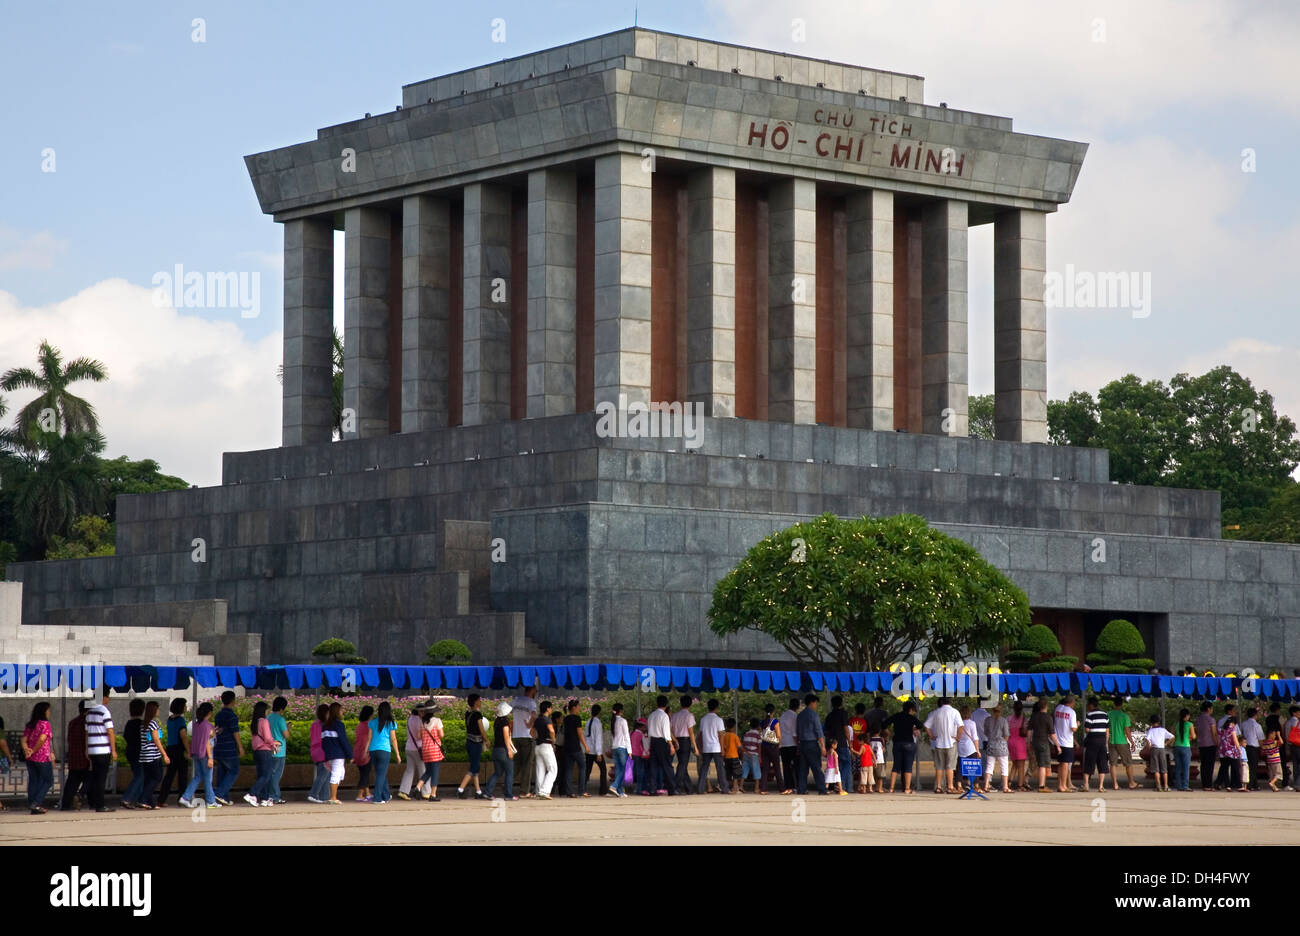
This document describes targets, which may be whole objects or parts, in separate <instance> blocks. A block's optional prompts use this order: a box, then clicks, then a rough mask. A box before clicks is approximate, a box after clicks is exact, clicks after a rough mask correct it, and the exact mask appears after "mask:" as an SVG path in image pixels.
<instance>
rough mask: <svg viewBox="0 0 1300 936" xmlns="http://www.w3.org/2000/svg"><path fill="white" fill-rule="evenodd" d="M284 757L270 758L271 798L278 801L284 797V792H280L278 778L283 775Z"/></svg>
mask: <svg viewBox="0 0 1300 936" xmlns="http://www.w3.org/2000/svg"><path fill="white" fill-rule="evenodd" d="M285 760H286V758H283V757H272V758H271V799H272V800H274V801H275V802H277V803H278V802H280V801H281V800H283V799H284V794H282V793H281V792H280V778H281V777H283V776H284V763H285Z"/></svg>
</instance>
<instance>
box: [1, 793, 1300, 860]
mask: <svg viewBox="0 0 1300 936" xmlns="http://www.w3.org/2000/svg"><path fill="white" fill-rule="evenodd" d="M1099 800H1100V801H1099ZM801 803H802V810H800V805H801ZM800 812H802V816H800ZM1103 816H1104V821H1101V820H1103ZM193 818H194V814H193V813H191V812H190V811H187V810H183V809H179V808H173V807H169V808H167V809H164V810H161V811H159V812H155V813H140V812H131V811H123V810H118V811H117V812H114V813H112V814H111V815H97V814H94V813H91V812H87V811H82V812H78V813H69V814H67V815H64V814H61V813H59V812H56V811H51V812H50V813H49V814H48V815H45V816H30V815H28V814H27V812H26V810H24V809H20V808H18V805H17V804H13V805H12V806H11V807H10V809H8V810H7V811H5V812H4V813H0V846H11V845H50V844H61V845H119V844H127V845H170V844H175V845H312V844H321V845H331V846H338V845H385V844H394V845H428V844H493V845H524V844H531V843H540V842H545V843H551V844H565V845H713V844H719V845H794V844H809V845H812V844H817V845H823V844H854V843H862V844H872V845H879V844H881V843H882V841H885V840H886V839H885V837H886V836H888V841H889V842H890V843H891V844H905V845H959V844H965V845H970V844H975V843H981V844H990V845H1063V844H1071V845H1074V844H1078V845H1098V844H1102V845H1139V844H1140V845H1196V846H1203V845H1205V844H1207V843H1211V842H1214V843H1221V844H1228V843H1234V844H1269V845H1283V844H1296V843H1297V842H1300V795H1298V794H1295V793H1269V792H1262V793H1248V794H1242V793H1236V794H1232V793H1202V792H1199V791H1198V792H1194V793H1167V794H1165V793H1155V792H1153V791H1151V790H1148V789H1143V790H1135V791H1129V790H1121V791H1119V792H1114V791H1107V792H1106V793H1105V794H1102V795H1101V796H1100V797H1099V796H1098V794H1097V793H1096V792H1093V793H1089V794H1087V795H1085V794H1083V793H1074V794H1056V793H1054V794H1051V795H1050V796H1048V795H1046V794H1033V793H1013V794H1010V795H1006V794H1001V793H994V794H990V796H989V799H988V801H987V802H980V801H978V800H976V801H973V802H967V801H958V799H957V797H956V796H936V795H935V794H934V793H931V792H929V791H925V792H922V793H916V794H914V795H912V796H903V795H901V794H898V793H895V794H893V795H892V796H891V795H888V794H885V795H867V796H860V795H849V796H825V797H822V796H817V795H811V796H806V797H802V798H800V797H792V796H780V795H774V794H769V795H768V796H761V797H760V796H755V795H753V794H744V795H739V796H721V795H710V796H689V797H672V798H664V797H658V798H655V799H649V798H645V797H636V796H633V797H629V798H627V799H625V800H619V799H615V798H613V797H607V798H604V799H597V798H595V797H593V798H591V799H588V800H583V801H581V802H577V801H573V800H552V801H551V802H534V801H527V800H520V801H519V802H513V803H507V804H504V805H503V806H502V805H497V806H493V805H492V804H490V803H481V802H474V801H472V800H465V801H461V800H457V799H454V798H452V799H446V798H444V799H443V801H442V802H441V803H438V804H436V805H434V804H425V803H406V802H401V801H394V802H392V803H390V804H388V805H387V806H373V805H360V804H356V803H351V802H346V803H345V805H343V806H336V807H327V806H314V805H311V804H308V803H306V802H293V803H290V804H289V805H286V806H280V807H274V808H271V809H254V808H252V807H248V806H244V805H242V804H237V805H235V806H231V807H227V808H224V809H220V810H216V811H213V812H208V813H207V814H206V821H204V822H194V821H192V820H193Z"/></svg>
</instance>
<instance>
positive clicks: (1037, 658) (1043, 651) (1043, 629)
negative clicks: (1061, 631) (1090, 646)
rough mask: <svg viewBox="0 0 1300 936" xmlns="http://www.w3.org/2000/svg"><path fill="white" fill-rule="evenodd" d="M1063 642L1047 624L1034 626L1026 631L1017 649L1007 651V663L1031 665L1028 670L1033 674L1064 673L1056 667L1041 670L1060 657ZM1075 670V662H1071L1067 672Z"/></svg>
mask: <svg viewBox="0 0 1300 936" xmlns="http://www.w3.org/2000/svg"><path fill="white" fill-rule="evenodd" d="M1060 653H1061V642H1060V641H1059V640H1057V639H1056V635H1055V634H1053V633H1052V629H1051V628H1050V627H1048V626H1047V625H1046V624H1034V625H1033V626H1031V627H1030V628H1028V629H1027V630H1026V631H1025V634H1024V636H1023V637H1021V638H1020V640H1019V642H1018V643H1017V644H1016V646H1015V649H1013V650H1008V651H1007V657H1006V658H1007V663H1008V664H1011V663H1020V664H1029V665H1028V666H1027V669H1028V671H1029V672H1031V673H1057V672H1062V671H1061V670H1059V669H1057V668H1056V667H1052V668H1049V669H1039V668H1038V667H1040V666H1042V665H1043V664H1045V663H1048V662H1052V661H1054V660H1055V659H1056V658H1058V657H1060ZM1072 669H1074V660H1073V659H1071V660H1070V665H1069V666H1068V667H1066V670H1065V671H1069V670H1072Z"/></svg>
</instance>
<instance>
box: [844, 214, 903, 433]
mask: <svg viewBox="0 0 1300 936" xmlns="http://www.w3.org/2000/svg"><path fill="white" fill-rule="evenodd" d="M844 207H845V213H846V215H847V222H848V250H847V254H848V256H847V262H846V268H847V269H846V277H845V278H846V281H847V289H846V293H847V322H846V326H845V330H844V331H845V336H846V339H847V344H848V355H847V365H846V377H847V381H848V388H847V389H848V424H849V425H850V426H852V427H854V428H856V429H877V430H879V431H881V432H892V431H893V429H894V193H893V192H884V191H880V190H878V189H871V190H862V191H855V192H851V193H850V194H849V195H848V197H847V198H846V199H845V203H844Z"/></svg>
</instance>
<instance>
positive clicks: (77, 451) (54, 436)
mask: <svg viewBox="0 0 1300 936" xmlns="http://www.w3.org/2000/svg"><path fill="white" fill-rule="evenodd" d="M28 438H29V440H30V443H31V444H30V445H28V446H27V447H25V449H24V451H23V452H22V454H21V460H22V466H21V470H20V471H19V472H16V478H15V484H14V487H13V498H14V500H13V503H14V515H15V516H17V517H19V518H20V520H19V522H20V523H21V524H22V527H23V533H24V540H25V541H26V543H27V544H28V546H29V547H30V548H31V552H32V553H33V555H34V556H35V557H36V558H44V556H45V551H46V548H47V547H48V545H49V542H50V539H51V538H52V537H54V536H56V535H58V536H66V535H67V533H68V530H69V529H70V528H71V526H72V522H73V521H74V520H76V518H77V517H79V516H81V515H82V514H99V513H101V512H103V510H104V508H105V506H106V502H107V497H106V491H105V487H104V484H103V481H102V479H101V477H100V467H99V454H100V452H102V451H103V450H104V438H103V436H101V435H99V434H98V433H95V432H69V433H68V434H67V435H59V434H58V433H57V432H39V431H36V432H33V433H31V435H30V436H28Z"/></svg>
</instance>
